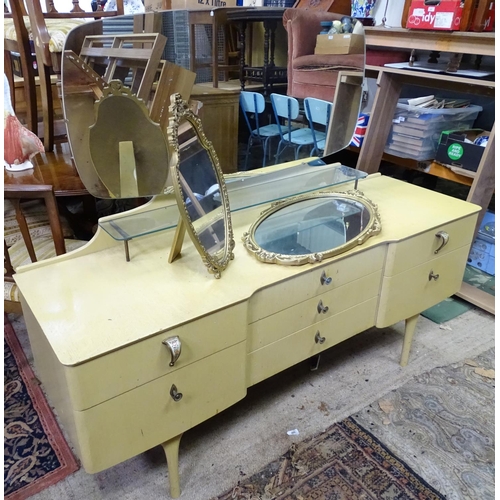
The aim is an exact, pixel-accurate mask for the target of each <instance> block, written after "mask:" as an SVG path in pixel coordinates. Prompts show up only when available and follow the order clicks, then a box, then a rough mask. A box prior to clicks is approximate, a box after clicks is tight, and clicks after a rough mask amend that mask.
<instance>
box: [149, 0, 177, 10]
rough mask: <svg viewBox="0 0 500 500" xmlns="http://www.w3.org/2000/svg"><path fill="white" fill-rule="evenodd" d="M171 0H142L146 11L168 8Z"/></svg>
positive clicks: (170, 6) (170, 5)
mask: <svg viewBox="0 0 500 500" xmlns="http://www.w3.org/2000/svg"><path fill="white" fill-rule="evenodd" d="M171 8H172V2H171V0H144V10H145V11H146V12H157V11H159V10H170V9H171Z"/></svg>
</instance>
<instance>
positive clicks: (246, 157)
mask: <svg viewBox="0 0 500 500" xmlns="http://www.w3.org/2000/svg"><path fill="white" fill-rule="evenodd" d="M252 143H253V141H252V136H250V137H249V138H248V143H247V154H246V155H245V170H247V169H248V156H249V155H250V147H251V146H252Z"/></svg>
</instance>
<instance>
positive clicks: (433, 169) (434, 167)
mask: <svg viewBox="0 0 500 500" xmlns="http://www.w3.org/2000/svg"><path fill="white" fill-rule="evenodd" d="M428 173H429V174H431V175H435V176H436V177H440V178H441V179H446V180H449V181H453V182H458V183H459V184H465V185H466V186H471V185H472V181H473V177H466V176H465V175H460V174H458V173H456V172H454V171H453V170H451V169H450V168H448V167H445V166H444V165H440V164H439V163H436V162H432V163H431V165H430V168H429V172H428ZM471 173H472V174H473V173H474V172H471Z"/></svg>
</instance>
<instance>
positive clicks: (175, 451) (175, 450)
mask: <svg viewBox="0 0 500 500" xmlns="http://www.w3.org/2000/svg"><path fill="white" fill-rule="evenodd" d="M181 437H182V434H179V435H178V436H176V437H174V438H173V439H170V440H169V441H165V442H164V443H162V444H161V445H162V446H163V451H164V452H165V456H166V457H167V468H168V479H169V481H170V496H171V497H172V498H179V497H180V495H181V484H180V481H179V444H180V442H181Z"/></svg>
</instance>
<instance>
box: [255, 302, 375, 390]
mask: <svg viewBox="0 0 500 500" xmlns="http://www.w3.org/2000/svg"><path fill="white" fill-rule="evenodd" d="M377 301H378V297H373V298H372V299H370V300H367V301H366V302H363V303H361V304H358V305H356V306H354V307H351V308H350V309H347V310H345V311H343V312H341V313H339V314H336V315H335V316H333V317H331V318H329V319H326V320H324V321H321V322H319V323H316V324H315V325H313V326H310V327H309V328H304V329H303V330H300V331H298V332H296V333H294V334H292V335H289V336H288V337H285V338H283V339H281V340H279V341H278V342H274V343H272V344H270V345H268V346H265V347H263V348H262V349H258V350H257V351H254V352H252V353H250V354H249V355H248V385H249V386H251V385H254V384H256V383H258V382H261V381H262V380H265V379H266V378H268V377H271V376H273V375H275V374H276V373H279V372H281V371H283V370H285V369H287V368H289V367H290V366H293V365H295V364H297V363H299V362H300V361H303V360H304V359H307V358H310V357H311V356H314V355H316V354H319V353H320V352H322V351H324V350H325V349H328V348H329V347H332V346H334V345H336V344H338V343H339V342H342V341H343V340H346V339H348V338H350V337H352V336H353V335H356V334H358V333H361V332H362V331H364V330H367V329H368V328H370V327H372V326H373V325H374V324H375V314H376V309H377Z"/></svg>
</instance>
